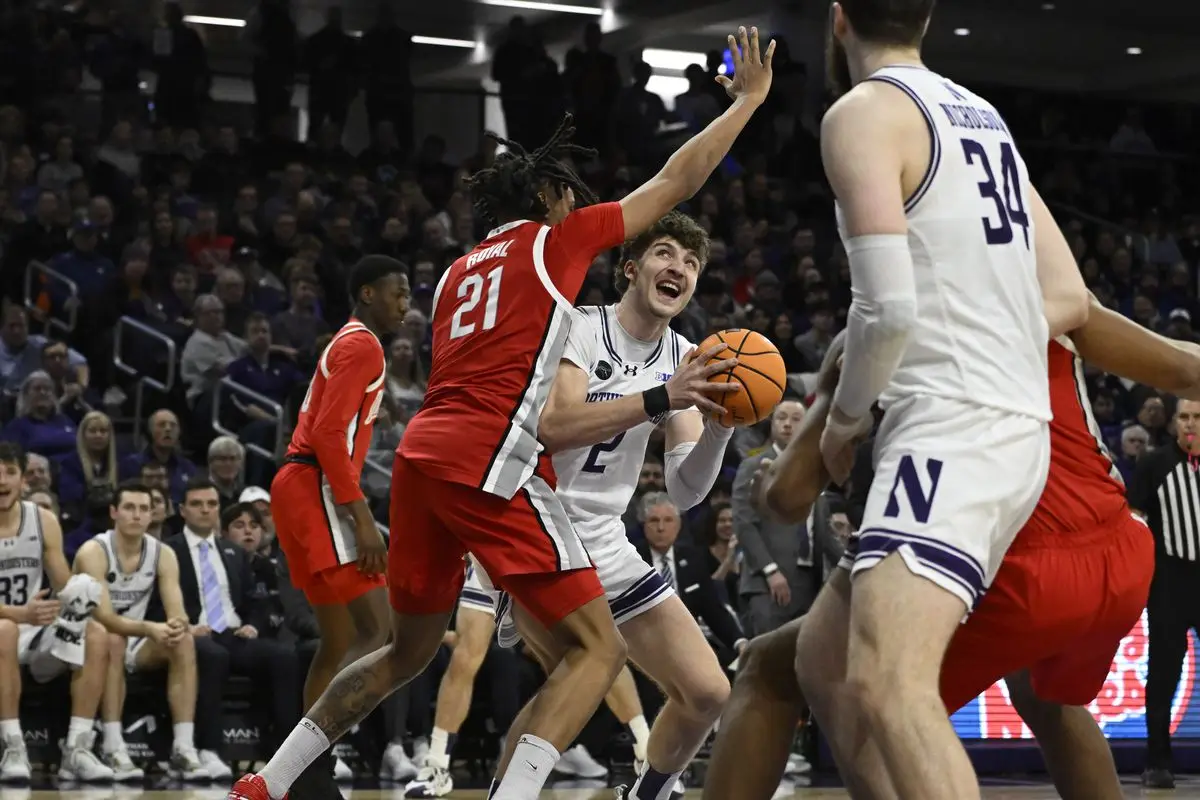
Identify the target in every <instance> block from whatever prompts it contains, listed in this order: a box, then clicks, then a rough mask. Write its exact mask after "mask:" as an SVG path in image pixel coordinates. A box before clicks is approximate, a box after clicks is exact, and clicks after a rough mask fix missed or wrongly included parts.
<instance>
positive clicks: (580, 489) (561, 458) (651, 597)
mask: <svg viewBox="0 0 1200 800" xmlns="http://www.w3.org/2000/svg"><path fill="white" fill-rule="evenodd" d="M708 248H709V243H708V234H707V233H705V231H704V229H703V228H701V227H700V226H699V225H697V224H696V223H695V222H694V221H693V220H692V219H691V218H690V217H688V216H687V215H685V214H682V213H680V212H678V211H673V212H671V213H670V214H667V215H666V216H665V217H663V218H662V219H661V220H659V221H658V222H656V223H655V224H654V225H652V226H651V227H650V229H649V230H647V231H646V232H644V233H642V234H640V235H639V236H637V237H636V238H634V239H633V240H632V241H631V242H629V243H628V244H627V245H626V247H625V249H624V252H623V253H622V255H621V259H620V262H619V266H618V268H617V272H616V279H615V283H616V286H617V289H618V290H619V291H620V292H621V294H622V296H621V300H620V301H619V302H618V303H617V304H616V305H613V306H605V307H597V306H592V307H586V308H583V309H580V311H578V312H577V313H576V317H575V320H574V321H573V322H572V325H571V332H570V335H569V336H568V337H567V346H566V349H565V351H564V353H563V360H562V361H561V363H560V365H559V368H558V375H557V376H556V377H555V380H554V388H553V389H552V390H551V392H550V398H549V401H548V402H547V403H546V408H545V410H544V411H543V412H542V418H541V423H540V426H539V429H538V439H539V440H540V441H541V442H542V444H544V445H545V446H546V449H547V450H548V451H550V452H552V453H553V454H554V456H553V462H554V472H555V474H556V475H557V476H558V490H557V495H558V498H559V500H561V501H562V504H563V506H564V508H565V509H566V512H567V517H568V519H569V520H570V522H571V524H572V525H573V526H574V528H575V531H576V532H577V533H578V534H579V538H580V539H581V540H582V541H583V544H584V547H586V548H587V552H588V554H589V555H590V556H591V558H592V561H593V562H594V563H595V564H596V570H597V574H598V575H599V577H600V583H601V585H602V586H603V587H604V592H605V595H606V597H607V598H608V603H609V607H610V608H611V609H612V613H613V618H614V619H615V620H616V622H617V626H618V628H619V629H620V631H621V635H622V636H623V637H624V639H625V642H626V644H627V645H628V648H629V657H630V659H631V660H632V661H633V662H634V663H635V664H637V665H638V668H639V669H640V670H641V671H642V672H644V673H645V674H646V675H648V676H649V677H650V678H651V679H652V680H653V681H654V682H655V683H657V684H658V686H659V687H660V688H661V689H662V690H663V692H665V693H666V696H667V702H666V705H664V707H663V709H662V712H661V713H660V714H659V715H658V718H657V719H656V720H655V723H654V726H653V727H652V728H651V731H650V742H649V747H648V756H647V759H646V762H645V764H644V765H640V766H644V770H643V772H642V774H641V775H639V776H638V778H637V780H636V782H635V783H634V785H633V787H632V788H630V789H628V790H627V791H628V794H627V795H622V796H627V797H629V798H638V799H639V800H657V799H658V798H660V797H666V796H668V795H669V794H670V793H671V792H672V791H674V789H675V787H676V784H677V782H678V779H679V775H680V773H682V772H683V770H684V769H685V768H686V767H687V765H688V763H689V762H690V761H691V760H692V758H693V757H694V756H695V754H696V752H697V751H698V750H699V749H700V746H701V745H702V744H703V743H704V740H705V738H707V736H708V734H709V732H710V731H711V730H712V728H713V725H714V724H715V723H716V721H717V717H718V716H719V715H720V713H721V708H722V707H723V706H724V704H725V700H726V698H727V697H728V695H729V681H728V679H727V678H726V677H725V673H724V672H723V671H722V669H721V665H720V663H719V662H718V660H717V656H716V653H715V652H714V651H713V649H712V647H711V646H710V645H709V644H708V641H707V640H706V639H705V637H704V634H703V633H702V632H701V630H700V627H699V625H697V624H696V620H695V618H694V617H692V615H691V613H690V612H689V611H688V610H687V608H686V607H685V606H684V605H683V602H682V601H681V600H680V598H679V597H678V596H676V594H675V591H674V589H673V588H672V587H671V586H670V584H668V583H667V582H666V581H665V580H664V578H663V576H662V575H661V574H660V573H659V572H658V571H657V570H655V568H654V567H652V566H651V565H650V564H648V563H646V561H644V560H643V559H642V557H641V556H640V555H639V554H638V551H637V548H636V547H634V546H633V543H632V542H630V541H629V539H628V538H627V536H626V534H625V524H624V522H623V521H622V519H621V515H622V514H624V513H625V509H626V508H628V507H629V501H630V499H631V498H632V497H633V494H634V491H635V489H636V488H637V482H638V477H639V473H640V469H641V465H642V462H643V461H644V460H645V457H646V445H647V443H648V442H649V439H650V434H651V433H652V432H653V430H654V428H655V426H656V425H657V424H658V423H659V422H660V421H662V422H663V424H664V425H665V432H666V458H665V473H666V490H667V492H668V494H670V495H671V499H672V500H673V501H674V502H675V503H676V504H677V505H678V506H679V508H680V509H681V510H686V509H689V508H692V507H693V506H695V505H696V504H698V503H699V502H700V501H702V500H703V499H704V498H705V496H707V494H708V492H709V490H710V489H711V488H712V485H713V482H714V481H715V480H716V478H717V473H718V472H719V471H720V469H721V463H722V461H723V460H724V456H725V449H726V447H727V445H728V444H729V439H730V437H731V436H732V434H733V429H732V428H727V427H725V426H723V425H721V424H720V423H719V422H716V421H715V420H708V421H706V420H705V418H704V413H709V414H720V413H721V407H720V406H719V405H718V404H717V403H716V402H714V400H713V399H711V398H709V397H707V396H705V394H704V393H703V392H704V391H706V390H708V389H709V387H710V386H711V384H708V383H707V379H708V377H709V376H710V375H712V374H715V373H716V372H719V371H721V370H723V369H728V368H729V367H730V366H733V365H734V364H736V361H734V360H732V359H727V360H725V361H722V362H718V363H714V364H712V365H711V366H707V367H706V366H704V365H705V364H706V363H708V359H709V357H711V356H713V355H715V354H716V353H718V352H719V351H720V350H721V349H722V347H721V346H718V347H717V348H714V349H713V350H712V351H710V352H708V353H704V354H694V353H692V352H691V351H692V350H693V348H692V345H691V344H690V343H689V342H688V341H687V340H686V339H684V338H683V337H682V336H680V335H679V334H677V333H675V332H674V331H672V330H671V329H670V328H669V327H668V325H669V323H670V321H671V320H672V319H673V318H674V317H675V316H677V315H678V314H679V313H680V312H682V311H683V309H684V308H685V307H686V306H687V304H688V302H689V301H690V300H691V297H692V293H693V291H694V290H695V287H696V280H697V279H698V278H699V276H700V273H701V271H702V270H703V268H704V264H705V262H706V261H707V259H708ZM693 355H695V356H696V357H695V358H693V357H692V356H693ZM722 388H724V387H722ZM731 388H732V389H733V390H734V391H736V390H737V387H736V386H734V387H731ZM649 391H658V392H662V393H664V394H666V395H668V396H669V398H670V400H669V403H668V404H669V406H670V408H671V409H672V410H671V411H669V412H667V414H665V415H664V416H665V421H663V419H662V417H653V418H651V419H647V418H646V411H645V408H644V407H643V402H642V399H641V393H642V392H649ZM702 412H704V413H702ZM512 617H513V619H514V620H515V622H516V625H517V628H518V630H519V631H520V634H521V636H522V637H523V638H525V640H526V642H527V643H529V644H530V645H531V646H532V647H533V649H534V650H535V651H536V652H539V653H540V654H541V658H542V660H544V661H545V662H547V663H548V664H550V665H555V664H557V663H558V660H559V658H560V657H561V648H559V647H557V646H556V645H555V643H554V640H553V638H552V637H551V636H550V635H549V632H548V631H547V630H546V629H545V628H544V627H543V626H542V625H541V624H539V623H538V621H537V620H536V619H534V618H533V617H532V616H531V615H529V614H528V613H526V612H525V611H524V610H523V609H520V608H519V607H518V608H517V609H513V611H512ZM511 624H512V622H511V621H508V620H506V621H503V622H502V623H501V626H500V642H501V644H505V643H506V640H508V641H509V642H511V641H512V639H513V638H515V637H513V636H511V635H509V634H508V632H507V631H506V626H511ZM523 722H525V719H524V718H521V717H519V718H518V719H517V720H516V722H515V723H514V725H513V730H514V732H517V733H521V732H523V731H522V723H523ZM516 738H517V737H516V736H514V735H513V734H510V735H509V737H508V741H510V742H512V741H515V740H516ZM503 768H504V763H503V762H502V763H501V764H500V770H501V774H503ZM679 793H680V794H682V792H681V791H680V792H679Z"/></svg>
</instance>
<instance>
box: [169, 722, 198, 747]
mask: <svg viewBox="0 0 1200 800" xmlns="http://www.w3.org/2000/svg"><path fill="white" fill-rule="evenodd" d="M174 731H175V749H176V750H195V749H196V740H195V736H196V723H194V722H176V723H175V725H174Z"/></svg>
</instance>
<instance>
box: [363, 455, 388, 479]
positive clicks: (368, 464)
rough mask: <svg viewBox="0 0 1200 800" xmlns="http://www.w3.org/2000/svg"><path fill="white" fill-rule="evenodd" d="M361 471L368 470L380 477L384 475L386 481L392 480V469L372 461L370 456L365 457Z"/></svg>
mask: <svg viewBox="0 0 1200 800" xmlns="http://www.w3.org/2000/svg"><path fill="white" fill-rule="evenodd" d="M363 469H366V470H370V471H371V472H377V473H379V474H380V475H385V476H387V478H388V480H391V478H392V468H391V467H388V466H384V465H383V464H380V463H379V462H378V461H375V460H373V459H372V458H371V457H370V456H367V457H366V459H365V460H364V461H363Z"/></svg>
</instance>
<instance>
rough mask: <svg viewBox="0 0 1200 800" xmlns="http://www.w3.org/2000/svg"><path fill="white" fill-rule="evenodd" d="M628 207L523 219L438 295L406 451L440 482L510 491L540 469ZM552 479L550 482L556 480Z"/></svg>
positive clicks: (496, 235)
mask: <svg viewBox="0 0 1200 800" xmlns="http://www.w3.org/2000/svg"><path fill="white" fill-rule="evenodd" d="M624 238H625V224H624V217H623V215H622V212H621V206H620V204H618V203H601V204H599V205H595V206H589V207H588V208H583V209H580V210H578V211H573V212H572V213H570V214H569V215H567V218H566V219H565V220H563V221H562V222H560V223H559V224H557V225H554V226H549V225H542V224H539V223H536V222H530V221H528V220H519V221H516V222H510V223H508V224H507V225H502V226H500V227H499V228H496V229H495V230H493V231H492V232H491V233H489V234H488V236H487V238H486V239H484V240H483V241H482V242H480V243H479V244H478V245H477V246H476V247H475V249H474V250H473V251H471V252H470V253H468V254H467V255H465V256H463V257H462V258H460V259H458V260H457V261H455V262H454V264H452V265H451V266H450V268H449V269H448V270H446V272H445V274H443V275H442V279H441V281H440V282H439V283H438V286H437V289H436V291H435V292H434V295H433V319H432V324H431V327H432V336H433V366H432V368H431V369H430V371H429V385H428V388H427V389H426V392H425V400H424V402H423V404H422V406H421V410H420V411H419V412H417V414H416V416H414V417H413V419H412V420H411V421H410V422H409V424H408V427H407V428H406V429H405V431H404V438H403V440H402V441H401V443H400V447H399V448H398V450H397V452H398V454H399V455H400V456H403V457H404V458H405V459H407V460H408V461H410V462H412V463H413V465H414V466H416V467H417V468H418V469H420V470H421V471H422V472H423V473H425V474H426V475H428V476H429V477H431V478H435V479H438V480H447V481H454V482H456V483H464V484H467V485H469V486H477V487H478V488H480V489H482V490H483V491H485V492H489V493H491V494H495V495H498V496H500V497H503V498H506V499H511V498H512V497H513V495H515V494H516V493H517V492H518V491H519V490H520V489H521V488H522V487H523V486H524V485H525V483H526V482H527V481H528V480H529V479H530V477H531V476H532V475H533V473H534V470H535V469H536V468H537V467H538V462H539V459H540V457H541V455H542V446H541V444H540V443H539V442H538V438H537V431H538V420H539V417H540V416H541V412H542V408H543V407H544V406H545V404H546V399H547V398H548V397H549V394H550V386H551V384H552V383H553V382H554V376H555V374H556V372H557V370H558V362H559V360H560V359H561V357H562V353H563V348H564V347H565V345H566V341H567V334H568V332H569V330H570V317H571V313H572V300H573V299H574V298H575V296H576V295H577V294H579V290H580V288H581V287H582V286H583V280H584V278H585V277H586V276H587V272H588V268H589V267H590V266H591V264H592V261H593V260H594V259H595V257H596V256H597V255H598V254H599V253H602V252H603V251H605V250H608V249H610V248H613V247H616V246H617V245H619V244H621V242H622V241H623V240H624ZM548 472H549V471H548V469H547V474H546V476H545V477H547V478H550V479H551V480H552V476H550V475H549V474H548Z"/></svg>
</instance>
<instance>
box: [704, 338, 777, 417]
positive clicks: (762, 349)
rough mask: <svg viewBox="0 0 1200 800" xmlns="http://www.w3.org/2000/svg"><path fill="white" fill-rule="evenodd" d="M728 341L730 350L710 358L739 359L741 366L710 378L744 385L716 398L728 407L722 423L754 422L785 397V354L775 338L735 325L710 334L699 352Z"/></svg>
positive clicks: (772, 409)
mask: <svg viewBox="0 0 1200 800" xmlns="http://www.w3.org/2000/svg"><path fill="white" fill-rule="evenodd" d="M722 342H724V343H725V344H726V345H728V349H726V350H722V351H721V352H720V353H718V354H717V355H716V356H714V357H713V358H712V359H710V361H723V360H725V359H727V358H736V359H737V360H738V365H737V366H736V367H734V368H733V369H730V370H726V371H725V372H718V373H717V374H716V375H713V376H712V377H711V378H709V380H710V381H712V382H713V383H729V382H730V381H737V382H738V383H740V384H741V385H742V390H741V391H740V392H730V393H729V394H724V395H720V396H719V397H714V398H713V399H714V400H715V401H716V402H718V403H720V404H721V405H722V406H724V408H725V414H724V416H722V417H721V419H720V421H721V424H722V425H726V426H728V427H733V426H735V425H753V424H754V423H756V422H758V421H759V420H762V419H765V418H766V417H767V416H769V415H770V413H771V412H772V411H774V410H775V406H777V405H779V401H780V400H782V399H783V390H784V388H786V386H787V368H786V367H784V365H783V356H781V355H779V348H777V347H776V346H775V345H774V344H772V343H771V340H770V339H768V338H767V337H765V336H763V335H762V334H761V333H756V332H754V331H752V330H748V329H744V328H732V329H730V330H727V331H721V332H719V333H714V334H713V335H712V336H709V337H708V338H707V339H705V340H704V341H703V342H701V343H700V346H699V352H701V353H703V352H705V351H707V350H709V349H710V348H713V347H716V346H717V345H718V344H720V343H722Z"/></svg>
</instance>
